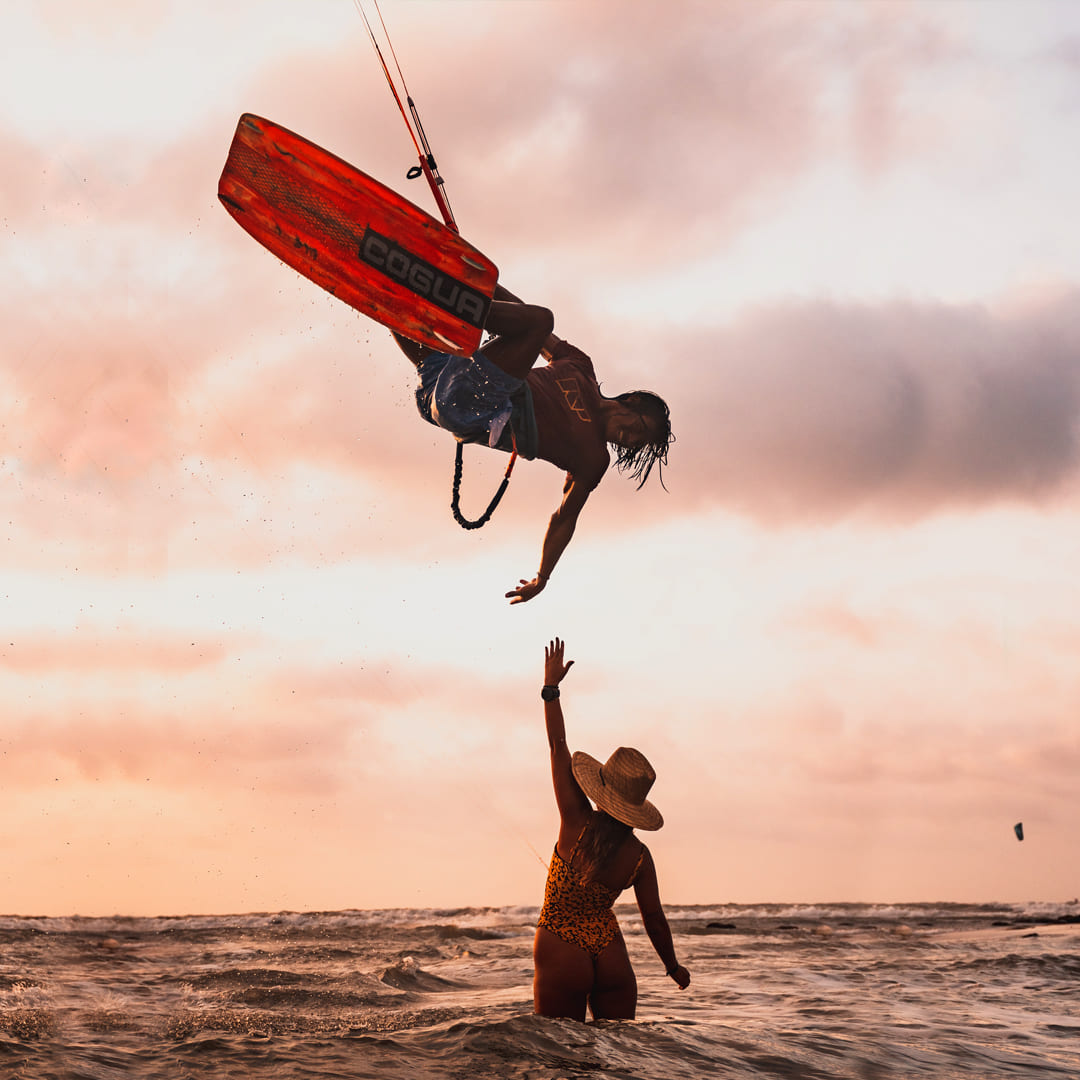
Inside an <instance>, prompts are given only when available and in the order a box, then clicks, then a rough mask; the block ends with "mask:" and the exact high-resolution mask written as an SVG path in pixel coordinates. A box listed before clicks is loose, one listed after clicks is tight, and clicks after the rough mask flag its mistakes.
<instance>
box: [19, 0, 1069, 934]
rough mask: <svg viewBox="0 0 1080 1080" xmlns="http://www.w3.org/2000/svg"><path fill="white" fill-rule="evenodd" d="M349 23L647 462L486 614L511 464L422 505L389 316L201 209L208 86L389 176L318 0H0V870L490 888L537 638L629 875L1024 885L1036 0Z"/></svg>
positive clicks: (1034, 767) (64, 889)
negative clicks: (624, 850) (664, 449)
mask: <svg viewBox="0 0 1080 1080" xmlns="http://www.w3.org/2000/svg"><path fill="white" fill-rule="evenodd" d="M367 7H368V10H369V12H371V11H373V8H372V7H371V5H370V0H367ZM383 16H384V18H385V19H386V23H387V25H388V27H389V29H390V33H391V35H392V39H393V43H394V46H395V48H396V50H397V55H398V58H399V60H400V61H401V64H402V66H403V68H404V71H405V76H406V79H407V80H408V88H409V90H410V91H411V92H412V94H413V96H414V98H415V99H416V101H417V104H418V106H419V108H420V111H421V115H422V118H423V121H424V125H425V128H426V130H427V134H428V136H429V138H430V140H431V143H432V146H433V148H434V151H435V154H436V156H437V158H438V162H439V165H440V168H441V171H442V174H443V176H444V177H445V179H446V185H447V191H448V193H449V197H450V201H451V203H452V204H453V207H454V211H455V214H456V216H457V220H458V222H459V224H460V226H461V230H462V233H463V235H464V236H465V237H466V238H467V239H468V240H469V241H470V242H471V243H473V244H475V245H476V246H477V247H478V248H480V249H481V250H482V251H484V252H485V253H486V254H487V255H488V256H489V257H490V258H492V259H493V260H494V261H495V263H496V264H497V265H498V267H499V270H500V280H502V281H503V282H504V283H505V284H506V285H507V286H508V287H509V288H510V289H511V290H512V291H514V292H515V293H517V294H519V295H521V296H524V297H525V298H527V299H529V300H532V301H534V302H537V303H542V304H545V305H547V306H549V307H551V308H552V310H553V311H554V312H555V314H556V333H558V334H559V335H560V336H561V337H564V338H567V339H569V340H571V341H572V342H574V343H576V344H578V345H579V346H580V347H581V348H583V349H584V350H585V351H586V352H588V353H589V354H590V355H591V356H592V358H593V360H594V363H595V365H596V369H597V372H598V374H599V377H600V379H601V382H602V385H603V389H604V391H605V392H606V393H609V394H616V393H619V392H621V391H623V390H627V389H634V388H637V387H644V388H648V389H654V390H656V391H658V392H659V393H661V394H662V395H663V396H664V397H665V398H666V399H667V401H668V402H669V404H670V406H671V413H672V421H673V427H674V430H675V434H676V437H677V442H676V443H675V445H674V446H673V448H672V451H671V455H670V463H669V468H668V469H667V470H665V473H664V481H665V483H666V485H667V489H668V490H667V492H665V491H664V490H663V489H662V488H661V486H660V484H659V483H657V478H656V477H655V475H654V478H653V479H652V480H650V481H649V483H648V484H647V486H646V487H645V488H644V489H643V490H641V491H635V490H634V485H633V483H632V482H631V481H630V480H628V479H627V478H625V477H621V476H619V475H618V474H616V473H615V472H614V470H612V472H611V474H610V475H609V476H608V478H607V479H606V480H605V482H604V483H603V485H602V486H601V487H600V488H599V489H598V491H597V493H596V494H595V495H594V496H593V498H592V500H591V501H590V503H589V506H588V507H587V508H586V510H585V512H584V514H583V515H582V519H581V521H580V524H579V526H578V531H577V535H576V537H575V538H574V541H573V543H572V544H571V546H570V548H569V549H568V551H567V553H566V555H565V556H564V557H563V559H562V561H561V562H560V564H559V566H558V568H557V570H556V572H555V574H554V575H553V576H552V579H551V582H550V584H549V586H548V588H547V590H546V591H545V592H544V593H542V594H541V595H540V596H539V597H537V598H536V599H535V600H533V601H532V602H530V603H528V604H525V605H517V606H514V607H511V606H510V605H509V604H508V602H507V601H506V600H505V599H504V593H505V592H506V591H507V590H508V589H510V588H512V587H513V586H514V585H516V583H517V581H518V580H519V579H520V578H531V577H532V576H533V574H534V573H535V572H536V569H537V566H538V562H539V548H540V540H541V537H542V535H543V531H544V528H545V526H546V523H547V520H548V518H549V516H550V514H551V512H552V510H553V509H554V508H555V506H556V505H557V503H558V500H559V497H560V494H561V487H562V479H563V478H562V476H561V475H560V474H559V473H558V472H557V471H556V470H554V469H553V468H552V467H551V466H549V465H545V464H544V463H543V462H520V463H519V464H518V466H517V467H516V469H515V472H514V477H513V480H512V483H511V485H510V489H509V492H508V494H507V496H506V498H505V500H504V503H503V505H502V506H501V507H500V509H499V510H498V511H497V512H496V514H495V516H494V518H493V520H492V522H491V523H490V524H489V525H488V526H487V527H485V528H484V529H482V530H479V531H476V532H465V531H463V530H462V529H460V528H459V527H458V526H457V525H456V524H455V523H454V521H453V518H452V517H451V513H450V508H449V500H450V486H451V479H452V468H453V453H454V444H453V440H452V439H451V438H450V437H449V436H447V435H445V434H444V433H441V432H439V431H437V430H436V429H434V428H432V427H430V426H428V425H427V424H425V423H424V422H423V421H422V420H420V418H419V417H418V416H417V414H416V412H415V408H414V406H413V402H412V383H413V372H412V369H411V367H410V365H409V364H408V362H407V361H406V360H405V358H404V357H403V356H402V355H401V354H400V352H398V350H397V349H396V347H395V346H394V344H393V342H392V340H391V338H390V336H389V334H388V333H387V332H386V331H385V330H384V329H383V328H382V327H380V326H378V325H377V324H375V323H373V322H370V321H369V320H367V319H365V318H364V317H362V316H361V315H359V314H358V313H356V312H354V311H353V310H352V309H351V308H348V307H346V306H345V305H344V304H342V303H341V302H340V301H337V300H335V299H333V298H332V297H330V296H329V295H328V294H326V293H324V292H322V291H321V290H319V289H318V288H317V287H316V286H314V285H312V284H311V283H310V282H308V281H306V280H304V279H303V278H301V277H299V276H298V275H297V274H296V273H295V272H293V271H292V270H290V269H288V268H286V267H285V266H283V265H282V264H281V263H280V262H278V261H277V260H276V259H275V258H274V257H273V256H271V255H270V254H269V253H268V252H267V251H265V250H264V249H262V248H261V247H260V246H259V245H258V244H256V243H255V242H254V241H253V240H252V239H251V238H250V237H249V236H247V234H246V233H244V232H243V231H242V230H241V229H240V228H238V227H237V225H236V223H235V222H234V221H233V220H232V219H231V218H230V217H229V215H228V214H227V213H226V212H225V211H224V210H223V209H222V208H221V206H220V205H219V204H218V202H217V198H216V191H217V180H218V176H219V174H220V172H221V168H222V165H223V164H224V160H225V155H226V153H227V151H228V147H229V143H230V141H231V139H232V135H233V131H234V129H235V126H236V121H237V119H238V117H239V116H240V114H241V113H243V112H254V113H257V114H259V115H262V116H265V117H268V118H270V119H272V120H274V121H276V122H277V123H280V124H282V125H284V126H286V127H289V128H291V129H293V130H294V131H297V132H299V133H301V134H303V135H304V136H306V137H307V138H309V139H311V140H313V141H314V142H316V143H318V144H320V145H322V146H324V147H326V148H327V149H329V150H331V151H333V152H334V153H336V154H338V155H339V156H341V157H343V158H345V159H346V160H348V161H351V162H353V163H354V164H356V165H357V166H359V167H360V168H362V169H364V170H365V171H366V172H369V173H371V174H372V175H373V176H375V177H377V178H379V179H380V180H382V181H383V182H385V183H387V184H389V185H390V186H392V187H394V188H396V189H397V190H399V191H401V192H402V193H403V194H405V195H406V196H407V197H409V198H411V199H412V200H413V201H415V202H417V203H418V204H419V205H421V206H422V207H424V209H426V210H429V211H432V212H433V211H434V206H433V202H432V200H431V197H430V194H429V192H428V191H427V189H426V187H424V186H423V182H422V181H408V180H406V179H405V172H406V171H407V170H408V168H409V167H410V166H411V165H412V164H413V163H414V162H415V156H414V153H413V149H412V143H411V141H410V139H409V136H408V133H407V131H406V129H405V126H404V124H403V123H402V121H401V118H400V116H399V114H398V112H397V109H396V106H395V105H394V102H393V99H392V98H391V96H390V93H389V91H388V89H387V87H386V84H385V81H384V79H383V75H382V72H381V69H380V68H379V67H378V63H377V60H376V57H375V55H374V52H373V50H372V48H371V45H370V42H369V41H368V39H367V35H366V31H365V30H364V25H363V22H362V21H361V18H360V16H359V14H358V12H357V9H356V7H355V5H354V3H353V2H352V0H307V2H305V3H304V4H299V3H296V2H295V0H261V2H259V3H254V2H252V0H231V2H228V3H222V2H220V0H215V2H213V3H211V2H209V0H185V2H184V3H179V2H167V0H154V2H151V3H147V2H146V0H100V2H97V3H94V4H90V5H87V4H85V3H75V2H73V0H7V2H6V3H5V18H4V23H5V30H4V34H3V38H2V41H0V134H2V137H3V142H4V152H3V155H2V159H0V160H2V164H0V170H2V177H3V183H2V184H0V235H2V246H0V285H2V288H0V327H2V329H0V346H2V347H0V603H2V605H3V606H2V609H0V610H2V615H0V843H2V849H0V850H2V853H3V857H2V859H0V911H3V912H7V913H18V914H28V915H32V914H55V915H69V914H73V913H80V914H84V915H111V914H117V913H120V914H146V915H152V914H181V913H193V912H215V913H224V912H247V911H256V910H279V909H299V910H310V909H336V908H345V907H358V908H365V907H394V906H448V907H449V906H458V905H501V904H538V903H539V902H540V899H541V897H542V891H543V882H544V874H545V870H544V866H543V865H542V864H543V862H544V861H545V860H546V859H547V858H548V857H549V855H550V851H551V846H552V844H553V842H554V838H555V831H556V825H557V817H556V812H555V806H554V800H553V797H552V794H551V786H550V778H549V771H548V764H547V753H546V744H545V739H544V729H543V713H542V708H541V703H540V698H539V689H540V685H541V683H542V681H543V678H542V676H543V649H544V645H545V643H546V642H547V641H548V640H549V639H550V638H551V637H553V636H555V635H556V634H558V635H561V636H562V637H564V638H565V639H566V641H567V655H568V656H569V657H572V658H573V659H574V660H575V661H576V664H575V666H574V668H573V670H572V671H571V672H570V674H569V675H568V677H567V680H566V682H565V683H564V686H563V690H564V692H563V703H564V708H565V713H566V718H567V725H568V731H569V737H570V743H571V746H572V747H573V748H575V749H584V750H587V751H589V752H590V753H592V754H593V755H594V756H597V757H599V758H600V759H601V760H603V759H604V758H606V757H607V756H608V754H609V753H610V752H611V751H612V750H613V749H614V748H615V747H616V746H618V745H630V746H636V747H638V748H639V749H641V750H642V751H643V752H644V753H645V754H646V755H647V756H648V757H649V758H650V760H651V761H652V763H653V764H654V766H655V767H656V771H657V774H658V779H657V782H656V785H655V787H654V789H653V798H654V801H655V802H656V804H657V805H658V806H659V808H660V809H661V810H662V812H663V814H664V816H665V818H666V821H667V824H666V826H665V828H664V830H663V831H662V832H660V833H658V834H656V835H655V836H654V837H651V838H649V843H650V846H651V848H652V851H653V853H654V856H655V859H656V862H657V865H658V868H659V872H660V882H661V892H662V896H663V897H664V898H665V899H666V900H668V901H670V902H676V903H723V902H758V901H792V902H795V901H807V902H815V901H822V902H827V901H842V900H852V901H856V900H865V901H881V902H892V901H918V900H926V901H935V900H959V901H995V900H997V901H1026V900H1036V901H1038V900H1044V901H1063V900H1068V899H1071V898H1072V897H1075V896H1076V895H1077V894H1078V893H1080V880H1078V874H1077V867H1078V865H1080V856H1078V849H1080V846H1078V836H1080V800H1078V798H1077V791H1078V790H1080V786H1078V785H1080V662H1078V656H1080V571H1078V568H1080V305H1078V300H1080V215H1078V213H1077V191H1080V153H1078V151H1077V147H1078V146H1080V6H1078V5H1076V4H1075V3H1072V2H1071V0H1062V2H1060V3H1047V2H1039V0H1023V2H1016V3H1010V2H1007V0H999V2H995V3H982V2H970V3H969V2H964V0H949V2H937V3H931V2H926V3H920V2H898V3H889V2H881V3H878V2H862V3H860V2H851V0H848V2H845V0H840V2H831V0H821V2H817V0H792V2H783V3H768V2H762V0H752V2H747V3H720V2H716V0H702V2H696V3H695V2H689V0H639V2H635V0H617V2H616V0H589V2H588V3H580V2H569V0H566V2H563V0H502V2H497V0H456V2H447V0H383ZM504 466H505V459H504V458H503V457H502V456H501V455H498V454H494V453H491V452H486V451H484V450H482V449H479V448H475V447H470V448H468V449H467V451H466V473H465V480H464V495H463V501H464V508H465V511H466V512H467V513H471V514H473V515H474V516H475V515H476V514H478V513H479V512H480V510H481V509H482V508H483V506H484V505H486V503H487V500H488V499H489V497H490V495H491V494H492V492H493V491H494V489H495V487H496V486H497V484H498V481H499V479H500V477H501V475H502V469H503V468H504ZM1017 821H1023V822H1024V828H1025V834H1026V839H1025V840H1024V841H1023V843H1018V842H1017V840H1016V839H1015V837H1014V835H1013V829H1012V827H1013V824H1014V823H1015V822H1017Z"/></svg>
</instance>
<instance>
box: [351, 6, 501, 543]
mask: <svg viewBox="0 0 1080 1080" xmlns="http://www.w3.org/2000/svg"><path fill="white" fill-rule="evenodd" d="M353 3H354V4H355V5H356V10H357V11H358V12H360V18H361V19H363V20H364V27H365V28H366V29H367V32H368V37H369V38H370V39H371V44H372V45H373V46H374V48H375V55H376V56H377V57H378V58H379V64H380V65H381V67H382V70H383V74H384V75H385V76H386V83H387V85H388V86H389V87H390V93H391V94H393V95H394V101H395V102H397V107H398V111H399V112H400V113H401V119H402V120H404V121H405V127H406V128H408V131H409V137H410V138H411V139H412V142H413V146H414V147H415V148H416V153H417V156H418V158H419V159H420V164H419V165H414V166H413V167H412V168H411V169H409V171H408V172H407V173H406V174H405V175H406V177H407V178H408V179H409V180H415V179H416V178H417V177H418V176H421V175H422V176H424V177H425V178H426V179H427V182H428V186H429V187H430V188H431V193H432V195H434V196H435V204H436V205H437V206H438V208H439V213H441V214H442V218H443V221H444V222H445V223H446V227H447V228H448V229H452V230H453V231H454V232H459V229H458V227H457V221H456V220H455V219H454V212H453V211H452V210H451V209H450V200H449V199H448V198H447V196H446V182H445V181H444V180H443V178H442V177H441V176H440V175H439V166H438V165H437V164H436V162H435V155H434V154H433V153H432V152H431V145H430V144H429V143H428V140H427V135H426V134H425V133H424V125H423V124H422V123H421V122H420V112H419V110H418V109H417V107H416V102H415V101H413V98H412V95H411V94H410V93H409V87H408V84H407V83H406V82H405V73H404V72H403V71H402V70H401V62H400V61H399V60H398V57H397V51H396V50H395V49H394V43H393V42H392V41H391V40H390V31H389V30H387V28H386V20H385V19H384V18H383V14H382V9H381V8H380V7H379V0H372V3H373V4H374V5H375V11H376V13H377V14H378V16H379V24H380V25H381V26H382V32H383V36H384V37H385V38H386V45H387V48H389V50H390V55H391V57H393V60H394V67H395V68H397V74H398V78H399V79H400V80H401V93H402V94H404V95H405V101H406V102H407V103H408V106H409V111H408V112H406V111H405V106H404V105H403V104H402V103H401V94H399V93H398V90H397V87H396V86H395V85H394V77H393V76H392V75H391V74H390V68H389V66H388V65H387V63H386V58H385V57H384V56H383V52H382V49H380V48H379V42H378V40H377V39H376V37H375V32H374V30H372V28H371V21H370V20H369V19H368V17H367V13H366V12H365V11H364V8H363V5H362V4H361V3H360V0H353ZM410 117H411V120H410ZM510 437H511V440H512V442H513V452H512V453H511V454H510V463H509V464H508V465H507V467H506V473H505V474H504V476H503V478H502V483H501V484H500V485H499V489H498V490H497V491H496V492H495V495H494V497H493V498H492V500H491V502H490V503H489V504H488V508H487V509H486V510H485V511H484V512H483V514H481V515H480V517H478V518H477V519H476V520H475V521H470V520H469V519H468V518H466V517H465V516H464V515H463V514H462V513H461V472H462V467H463V460H464V457H463V454H464V451H463V443H462V442H461V441H460V440H458V444H457V450H456V452H455V456H454V483H453V487H452V497H451V500H450V509H451V510H452V511H453V514H454V520H455V521H456V522H457V523H458V524H459V525H460V526H461V527H462V528H463V529H479V528H481V527H482V526H484V525H486V524H487V523H488V520H489V519H490V518H491V515H492V514H493V513H495V508H496V507H497V506H498V505H499V503H500V502H501V501H502V497H503V495H505V494H506V488H507V486H508V485H509V483H510V474H511V473H512V472H513V471H514V463H515V462H516V461H517V457H518V451H517V439H515V438H514V433H513V430H512V429H511V432H510Z"/></svg>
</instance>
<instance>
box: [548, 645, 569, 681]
mask: <svg viewBox="0 0 1080 1080" xmlns="http://www.w3.org/2000/svg"><path fill="white" fill-rule="evenodd" d="M565 648H566V643H565V642H564V641H563V640H562V639H561V638H556V639H555V640H554V641H552V642H550V643H549V644H548V646H547V647H546V648H545V649H544V685H545V686H558V685H559V683H561V682H562V681H563V679H564V678H565V677H566V673H567V672H568V671H569V670H570V669H571V668H572V667H573V666H574V661H573V660H567V661H566V663H563V651H564V650H565Z"/></svg>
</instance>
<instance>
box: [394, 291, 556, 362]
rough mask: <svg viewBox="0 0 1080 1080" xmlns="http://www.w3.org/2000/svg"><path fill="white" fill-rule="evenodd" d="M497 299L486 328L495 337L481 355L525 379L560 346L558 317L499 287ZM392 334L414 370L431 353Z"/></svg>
mask: <svg viewBox="0 0 1080 1080" xmlns="http://www.w3.org/2000/svg"><path fill="white" fill-rule="evenodd" d="M495 296H496V299H495V300H493V301H492V304H491V307H490V308H489V309H488V317H487V322H486V323H485V325H484V329H485V330H487V332H488V333H490V334H494V335H495V337H494V338H493V339H492V340H491V341H489V342H488V343H487V344H486V345H484V346H483V347H482V348H481V349H480V351H481V352H482V353H483V354H484V356H485V357H486V358H487V359H488V360H490V361H491V362H492V363H493V364H494V365H495V366H496V367H500V368H502V370H503V371H505V372H506V373H507V374H508V375H512V376H513V377H514V378H516V379H524V378H525V376H526V375H528V373H529V371H530V369H531V368H532V366H533V365H534V364H535V363H536V361H537V360H538V359H539V357H540V354H541V352H544V353H545V354H547V353H548V350H549V349H550V348H551V347H552V346H553V344H555V343H558V340H559V339H558V338H556V337H555V335H554V334H552V332H551V330H552V327H553V326H554V325H555V317H554V315H552V313H551V312H550V311H549V310H548V309H547V308H545V307H537V306H536V305H534V304H524V303H522V302H521V301H520V300H519V299H518V298H517V297H516V296H514V295H513V294H512V293H509V292H507V290H506V289H504V288H503V287H502V286H501V285H498V286H496V290H495ZM391 333H393V334H394V340H395V341H396V342H397V343H398V346H399V347H400V349H401V351H402V352H403V353H404V354H405V355H406V356H407V357H408V358H409V360H410V361H411V362H412V364H413V366H414V367H415V366H416V365H417V364H419V363H420V361H421V360H422V359H423V358H424V357H425V356H427V354H428V353H430V352H432V349H431V347H430V346H428V345H421V344H420V343H419V342H416V341H411V340H410V339H409V338H407V337H403V336H402V335H401V334H398V333H395V332H394V331H391Z"/></svg>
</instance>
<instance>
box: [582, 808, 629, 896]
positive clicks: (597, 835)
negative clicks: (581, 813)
mask: <svg viewBox="0 0 1080 1080" xmlns="http://www.w3.org/2000/svg"><path fill="white" fill-rule="evenodd" d="M633 831H634V830H633V829H632V828H631V827H630V826H629V825H624V824H623V822H621V821H616V820H615V818H613V817H612V816H611V815H610V814H606V813H604V811H603V810H594V811H593V815H592V820H591V821H590V822H589V824H588V826H587V828H586V829H585V835H584V836H582V838H581V842H580V843H579V844H578V848H577V851H576V852H575V853H574V867H575V869H576V870H577V872H578V874H579V875H580V877H581V880H582V881H595V880H596V879H597V878H598V877H599V876H600V875H601V874H602V873H603V870H604V868H605V867H606V866H607V865H608V863H609V862H610V861H611V860H612V858H613V857H614V856H615V853H616V852H617V851H618V850H619V848H621V847H622V845H623V844H624V843H625V841H626V838H627V837H628V836H629V835H630V834H631V833H632V832H633Z"/></svg>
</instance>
